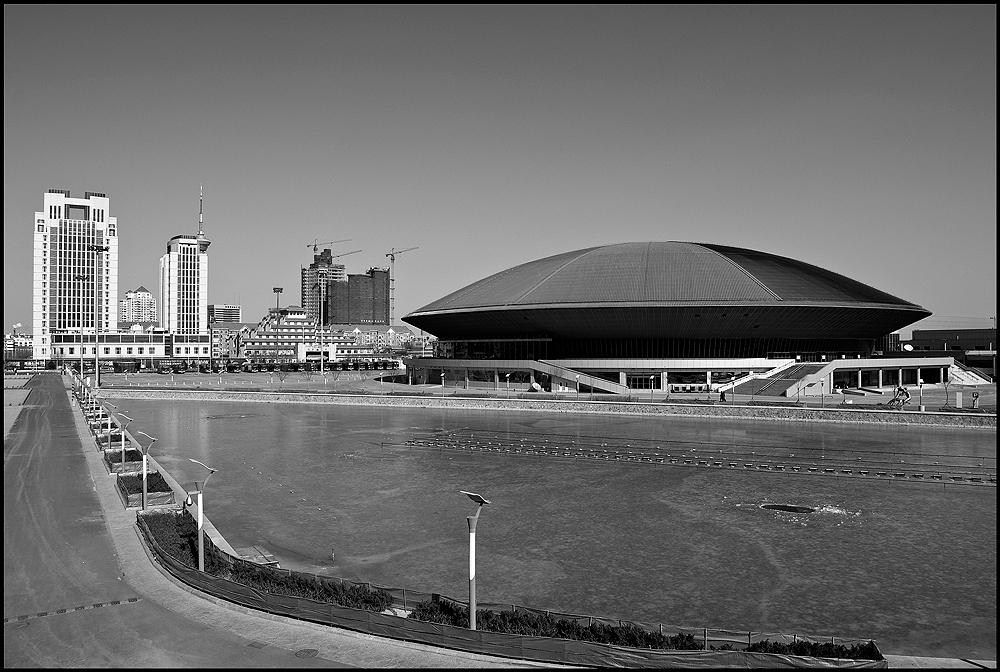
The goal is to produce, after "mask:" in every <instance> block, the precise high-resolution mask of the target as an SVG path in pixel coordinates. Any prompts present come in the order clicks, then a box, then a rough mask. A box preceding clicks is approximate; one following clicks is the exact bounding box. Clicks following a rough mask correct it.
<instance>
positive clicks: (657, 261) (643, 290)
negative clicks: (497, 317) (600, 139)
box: [414, 242, 916, 314]
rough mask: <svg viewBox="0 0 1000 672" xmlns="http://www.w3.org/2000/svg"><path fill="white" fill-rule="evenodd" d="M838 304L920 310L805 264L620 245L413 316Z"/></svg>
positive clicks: (538, 266)
mask: <svg viewBox="0 0 1000 672" xmlns="http://www.w3.org/2000/svg"><path fill="white" fill-rule="evenodd" d="M786 301H794V302H803V301H805V302H834V303H837V304H843V303H850V304H855V303H868V304H872V303H874V304H891V305H894V306H910V307H916V306H914V304H911V303H908V302H906V301H903V300H902V299H899V298H896V297H895V296H892V295H890V294H887V293H885V292H882V291H879V290H877V289H875V288H873V287H869V286H868V285H865V284H862V283H860V282H857V281H856V280H851V279H850V278H847V277H844V276H842V275H838V274H836V273H832V272H830V271H827V270H825V269H822V268H819V267H818V266H813V265H811V264H807V263H804V262H801V261H796V260H794V259H789V258H787V257H779V256H777V255H774V254H767V253H765V252H755V251H753V250H744V249H740V248H737V247H726V246H723V245H712V244H704V243H678V242H648V243H620V244H616V245H604V246H602V247H590V248H587V249H583V250H576V251H573V252H565V253H563V254H557V255H555V256H552V257H545V258H544V259H538V260H536V261H530V262H528V263H526V264H521V265H520V266H514V267H513V268H509V269H507V270H505V271H501V272H499V273H495V274H493V275H491V276H489V277H487V278H484V279H482V280H480V281H478V282H474V283H472V284H471V285H468V286H467V287H463V288H462V289H459V290H458V291H456V292H452V293H451V294H449V295H447V296H445V297H443V298H441V299H438V300H437V301H434V302H433V303H430V304H428V305H426V306H424V307H423V308H420V309H419V310H417V311H415V313H414V314H421V313H427V312H435V311H441V310H446V311H450V310H456V309H476V308H486V307H499V306H522V307H528V306H540V305H552V304H563V305H564V304H580V303H586V304H593V303H601V304H607V303H610V304H614V303H630V304H631V303H637V302H638V303H653V304H660V305H662V304H674V303H689V302H697V303H710V304H714V303H719V302H738V303H740V304H744V303H747V302H750V303H753V304H773V303H781V302H786Z"/></svg>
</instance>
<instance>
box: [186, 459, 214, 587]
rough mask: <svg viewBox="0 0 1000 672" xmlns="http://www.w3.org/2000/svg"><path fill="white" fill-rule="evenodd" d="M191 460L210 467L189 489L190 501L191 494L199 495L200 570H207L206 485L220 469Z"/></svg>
mask: <svg viewBox="0 0 1000 672" xmlns="http://www.w3.org/2000/svg"><path fill="white" fill-rule="evenodd" d="M188 460H190V461H191V462H194V463H195V464H200V465H201V466H203V467H205V468H206V469H208V476H206V477H205V480H204V481H201V482H198V481H195V484H194V488H193V489H191V490H188V503H189V504H190V502H191V495H197V496H198V571H199V572H204V571H205V499H204V494H205V486H207V485H208V479H210V478H211V477H212V474H214V473H215V472H217V471H218V469H213V468H212V467H210V466H208V465H207V464H205V463H204V462H199V461H198V460H196V459H194V458H190V457H189V458H188Z"/></svg>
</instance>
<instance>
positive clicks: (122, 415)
mask: <svg viewBox="0 0 1000 672" xmlns="http://www.w3.org/2000/svg"><path fill="white" fill-rule="evenodd" d="M122 418H125V419H126V420H128V422H126V423H125V426H124V427H122ZM131 422H132V418H130V417H128V416H127V415H125V414H124V413H119V414H118V426H119V427H121V430H122V473H123V474H124V473H125V433H126V432H127V431H128V426H129V423H131ZM108 443H109V444H110V443H111V441H110V440H109V441H108Z"/></svg>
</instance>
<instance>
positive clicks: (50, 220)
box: [32, 189, 118, 359]
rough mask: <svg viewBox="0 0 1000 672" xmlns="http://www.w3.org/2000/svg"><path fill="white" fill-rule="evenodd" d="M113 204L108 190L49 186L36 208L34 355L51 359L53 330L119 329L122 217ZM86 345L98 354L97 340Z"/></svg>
mask: <svg viewBox="0 0 1000 672" xmlns="http://www.w3.org/2000/svg"><path fill="white" fill-rule="evenodd" d="M110 207H111V206H110V201H109V200H108V197H107V196H106V195H105V194H98V193H95V192H90V191H88V192H86V193H85V194H84V197H83V198H73V197H71V196H70V193H69V191H66V190H62V189H49V190H48V192H47V193H46V194H45V195H44V208H43V210H42V211H41V212H36V213H35V221H34V223H33V225H32V226H33V228H32V231H33V235H34V273H33V275H34V278H33V280H34V282H33V285H34V287H33V297H32V332H33V339H32V354H33V357H34V358H35V359H49V358H50V356H51V354H52V350H51V348H52V345H51V343H52V340H51V334H52V333H68V332H75V333H77V334H88V333H89V334H93V333H94V331H95V327H98V328H99V329H100V330H101V331H110V330H115V329H117V328H118V312H117V307H118V220H117V218H116V217H111V216H109V215H108V212H109V211H110ZM80 340H83V341H86V338H84V337H83V336H80ZM90 342H91V343H93V337H92V336H91V338H90ZM84 347H85V349H87V350H90V351H91V352H90V353H88V354H93V345H91V346H90V347H89V348H86V344H84Z"/></svg>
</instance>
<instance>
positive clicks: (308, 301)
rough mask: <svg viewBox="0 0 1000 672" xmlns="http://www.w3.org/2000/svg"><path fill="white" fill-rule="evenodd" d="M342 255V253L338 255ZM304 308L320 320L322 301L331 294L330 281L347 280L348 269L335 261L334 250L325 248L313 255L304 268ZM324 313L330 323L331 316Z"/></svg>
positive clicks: (326, 321)
mask: <svg viewBox="0 0 1000 672" xmlns="http://www.w3.org/2000/svg"><path fill="white" fill-rule="evenodd" d="M338 256H340V255H338ZM301 276H302V308H304V309H305V311H306V315H308V316H309V317H310V318H311V319H313V320H316V321H317V322H318V321H319V320H320V317H321V316H320V312H321V311H320V302H321V301H322V299H323V297H324V296H329V295H330V283H334V282H347V269H346V267H345V266H344V265H343V264H335V263H333V250H323V251H322V252H321V253H320V254H314V255H313V263H311V264H309V268H303V269H302V271H301ZM323 312H324V314H323V315H322V318H323V323H324V324H330V319H329V316H328V315H326V314H325V311H323Z"/></svg>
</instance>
